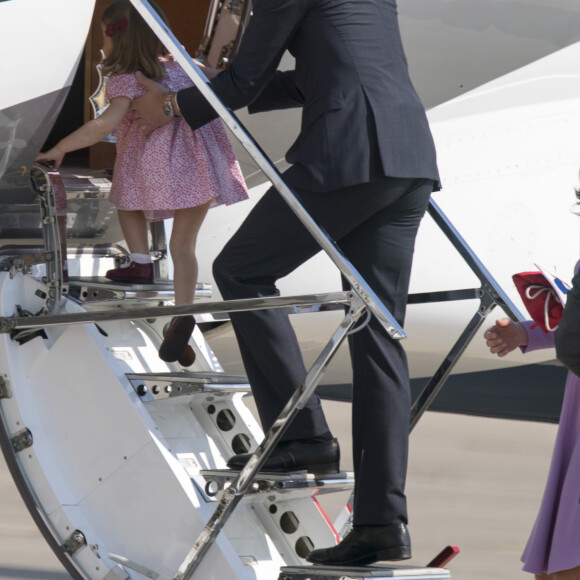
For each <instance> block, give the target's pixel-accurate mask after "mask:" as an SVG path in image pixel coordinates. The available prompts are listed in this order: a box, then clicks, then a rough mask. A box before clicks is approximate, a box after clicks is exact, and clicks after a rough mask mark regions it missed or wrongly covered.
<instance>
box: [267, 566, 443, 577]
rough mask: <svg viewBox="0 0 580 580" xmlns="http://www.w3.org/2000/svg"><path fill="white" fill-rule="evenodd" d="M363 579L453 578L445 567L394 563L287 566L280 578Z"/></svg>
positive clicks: (281, 570) (282, 570)
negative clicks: (422, 566) (351, 565)
mask: <svg viewBox="0 0 580 580" xmlns="http://www.w3.org/2000/svg"><path fill="white" fill-rule="evenodd" d="M332 578H335V579H340V580H351V579H352V580H355V579H356V580H361V579H364V578H374V579H375V580H378V579H379V578H404V579H405V580H439V579H443V578H451V574H450V572H449V570H446V569H445V568H417V567H413V566H404V565H403V566H400V565H392V564H375V565H374V566H361V567H357V568H354V567H353V568H351V567H346V566H285V567H283V568H280V575H279V576H278V580H331V579H332Z"/></svg>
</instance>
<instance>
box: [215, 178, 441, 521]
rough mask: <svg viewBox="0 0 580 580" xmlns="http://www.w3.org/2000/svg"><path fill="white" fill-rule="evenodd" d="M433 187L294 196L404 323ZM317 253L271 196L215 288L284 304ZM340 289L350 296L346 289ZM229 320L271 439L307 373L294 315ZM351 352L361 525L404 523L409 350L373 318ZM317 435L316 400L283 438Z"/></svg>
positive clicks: (410, 182) (320, 432) (218, 270)
mask: <svg viewBox="0 0 580 580" xmlns="http://www.w3.org/2000/svg"><path fill="white" fill-rule="evenodd" d="M291 171H292V170H289V172H287V173H289V175H290V176H291V173H290V172H291ZM288 181H289V182H290V183H291V181H290V180H288ZM433 187H434V182H433V181H431V180H429V179H403V178H384V179H383V180H381V181H378V182H372V183H364V184H360V185H356V186H352V187H347V188H344V189H340V190H336V191H330V192H316V193H313V192H307V191H300V190H296V188H294V191H295V194H296V196H297V198H298V199H299V201H300V202H301V204H302V205H303V207H304V208H305V209H306V211H308V213H309V214H310V215H311V216H312V217H313V219H314V220H315V221H316V222H317V223H318V224H319V226H320V227H321V228H322V229H323V230H324V231H326V232H327V234H328V235H329V236H330V237H331V238H332V239H334V240H335V241H336V242H337V244H338V246H339V247H340V249H341V251H342V252H343V253H344V254H345V256H346V257H347V258H348V259H349V260H350V261H351V263H352V264H353V265H354V267H355V268H356V269H357V270H358V272H359V273H360V274H361V275H362V276H363V278H364V279H365V281H366V282H367V283H368V284H369V285H370V287H371V288H372V289H373V290H374V292H375V293H376V294H377V296H378V297H379V299H380V300H381V301H382V302H383V303H384V304H385V306H386V307H387V308H388V309H389V311H390V312H391V314H393V316H394V317H395V318H396V320H397V321H398V322H399V324H401V325H402V324H403V323H404V317H405V309H406V305H407V295H408V287H409V278H410V273H411V264H412V258H413V252H414V245H415V238H416V234H417V229H418V227H419V223H420V221H421V219H422V217H423V215H424V213H425V210H426V208H427V204H428V201H429V196H430V194H431V192H432V190H433ZM318 251H320V247H319V246H318V244H317V243H316V241H315V240H314V239H313V237H312V236H311V235H310V234H309V233H308V231H307V230H306V228H305V227H304V226H303V225H302V223H301V222H300V221H299V219H298V218H297V217H296V215H295V214H294V212H293V211H292V210H291V209H290V208H289V206H288V205H287V204H286V202H285V201H284V200H283V199H282V197H281V196H280V195H279V194H278V192H277V191H276V190H275V189H274V188H271V189H270V190H268V191H267V192H266V194H265V195H264V197H263V198H262V199H261V200H260V201H259V202H258V204H257V205H256V206H255V208H254V209H253V210H252V211H251V213H250V214H249V215H248V217H247V218H246V220H245V221H244V223H243V224H242V225H241V227H240V228H239V230H238V231H237V232H236V233H235V234H234V236H233V237H232V238H231V240H230V241H229V242H228V243H227V244H226V245H225V247H224V249H223V250H222V252H221V253H220V254H219V256H218V257H217V258H216V260H215V262H214V267H213V271H214V278H215V281H216V283H217V285H218V287H219V290H220V292H221V294H222V297H223V298H224V299H226V300H229V299H241V298H257V297H271V296H277V295H279V292H278V289H277V287H276V281H277V280H278V279H279V278H281V277H283V276H285V275H287V274H289V273H290V272H292V271H293V270H294V269H296V268H297V267H298V266H300V264H302V263H303V262H305V261H306V260H308V259H309V258H310V257H312V256H313V255H315V254H316V253H317V252H318ZM343 288H344V289H347V288H348V285H347V284H346V283H345V280H344V279H343ZM363 318H364V317H363ZM231 319H232V323H233V326H234V330H235V333H236V338H237V340H238V344H239V347H240V352H241V355H242V359H243V363H244V366H245V369H246V373H247V375H248V379H249V382H250V385H251V387H252V393H253V395H254V397H255V401H256V405H257V408H258V412H259V415H260V420H261V422H262V426H263V428H264V430H267V429H269V428H270V426H271V425H272V424H273V422H274V421H275V419H276V418H277V417H278V415H279V413H280V412H281V411H282V409H283V408H284V406H285V404H286V403H287V401H288V399H289V398H290V397H291V396H292V394H293V393H294V391H295V390H296V388H297V387H298V385H299V384H300V383H301V382H302V380H303V379H304V377H305V375H306V369H305V366H304V362H303V359H302V355H301V352H300V348H299V345H298V341H297V338H296V335H295V333H294V330H293V329H292V326H291V323H290V320H289V317H288V315H287V314H286V313H285V312H283V311H282V310H280V309H272V310H261V311H256V312H240V313H232V314H231ZM359 322H360V321H359ZM349 348H350V355H351V361H352V368H353V403H352V429H353V464H354V473H355V492H354V505H353V512H354V514H353V517H354V520H353V521H354V524H355V525H386V524H390V523H394V522H403V523H407V506H406V498H405V492H404V488H405V478H406V471H407V455H408V435H409V420H410V419H409V417H410V404H411V401H410V386H409V376H408V368H407V359H406V355H405V352H404V350H403V348H402V345H401V344H400V341H397V340H393V339H391V338H390V336H389V335H388V333H387V332H386V331H385V330H384V328H383V326H382V325H381V324H380V323H379V322H378V321H377V320H376V318H375V317H371V320H370V322H369V323H368V325H367V326H365V327H364V328H363V329H362V330H360V331H359V332H356V333H353V334H352V335H350V336H349ZM315 437H316V438H323V439H324V438H329V437H331V435H330V430H329V427H328V425H327V422H326V419H325V417H324V413H323V411H322V407H321V404H320V400H319V398H318V397H317V396H316V395H314V396H313V397H312V398H311V399H310V400H309V401H308V403H307V404H306V406H305V407H304V409H302V410H301V411H300V412H299V413H298V415H297V416H296V418H295V419H294V420H293V422H292V423H291V425H289V427H288V429H287V431H286V432H285V434H284V435H283V436H282V439H283V440H284V441H288V440H296V439H311V438H315Z"/></svg>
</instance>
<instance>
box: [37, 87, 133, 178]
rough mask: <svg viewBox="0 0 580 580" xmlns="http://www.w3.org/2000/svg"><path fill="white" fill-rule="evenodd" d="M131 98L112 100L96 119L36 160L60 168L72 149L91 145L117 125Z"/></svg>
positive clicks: (100, 139)
mask: <svg viewBox="0 0 580 580" xmlns="http://www.w3.org/2000/svg"><path fill="white" fill-rule="evenodd" d="M130 105H131V99H129V98H128V97H116V98H114V99H112V100H111V103H110V104H109V106H108V107H107V109H106V110H105V111H104V112H103V113H102V114H101V115H100V116H99V117H97V118H96V119H92V120H90V121H89V122H88V123H85V124H84V125H83V126H82V127H80V128H78V129H77V130H76V131H73V132H72V133H71V134H70V135H67V136H66V137H65V138H64V139H62V140H61V141H59V142H58V143H57V144H56V145H55V146H54V147H53V148H52V149H49V150H48V151H46V152H44V153H39V154H38V155H37V157H36V160H35V161H36V162H45V161H53V162H54V167H55V168H56V169H58V168H59V167H60V166H61V164H62V160H63V159H64V156H65V155H66V154H67V153H70V152H71V151H76V150H77V149H83V148H84V147H90V146H91V145H94V144H95V143H98V142H99V141H102V140H103V139H104V138H105V137H106V136H107V135H108V134H109V133H111V131H113V129H115V128H116V127H117V125H118V124H119V123H120V122H121V119H122V118H123V116H124V115H125V113H126V112H127V111H128V110H129V106H130Z"/></svg>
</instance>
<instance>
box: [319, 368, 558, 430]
mask: <svg viewBox="0 0 580 580" xmlns="http://www.w3.org/2000/svg"><path fill="white" fill-rule="evenodd" d="M566 372H567V371H566V369H565V368H563V367H562V366H557V365H526V366H521V367H512V368H509V369H500V370H492V371H485V372H478V373H465V374H458V375H451V376H450V377H449V378H448V379H447V382H446V383H445V385H444V386H443V388H442V390H441V392H440V393H439V394H438V395H437V397H436V398H435V400H434V401H433V404H432V405H431V407H430V410H432V411H443V412H446V413H460V414H463V415H475V416H479V417H494V418H498V419H519V420H524V421H540V422H544V423H557V422H558V421H559V419H560V410H561V408H562V398H563V396H564V384H565V382H566ZM427 380H428V379H413V380H412V381H411V391H412V396H413V400H415V399H416V398H417V396H418V395H419V393H420V392H421V391H422V390H423V387H424V386H425V384H426V383H427ZM316 392H317V393H318V395H319V396H320V397H322V398H323V399H330V400H335V401H350V400H351V399H352V385H346V384H345V385H321V386H320V387H318V389H317V391H316Z"/></svg>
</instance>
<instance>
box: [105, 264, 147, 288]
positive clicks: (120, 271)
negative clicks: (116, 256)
mask: <svg viewBox="0 0 580 580" xmlns="http://www.w3.org/2000/svg"><path fill="white" fill-rule="evenodd" d="M105 276H106V277H107V278H108V279H109V280H113V281H114V282H133V283H138V284H152V283H153V264H137V262H131V263H130V264H129V265H128V266H127V267H126V268H113V269H112V270H108V271H107V273H106V274H105Z"/></svg>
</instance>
